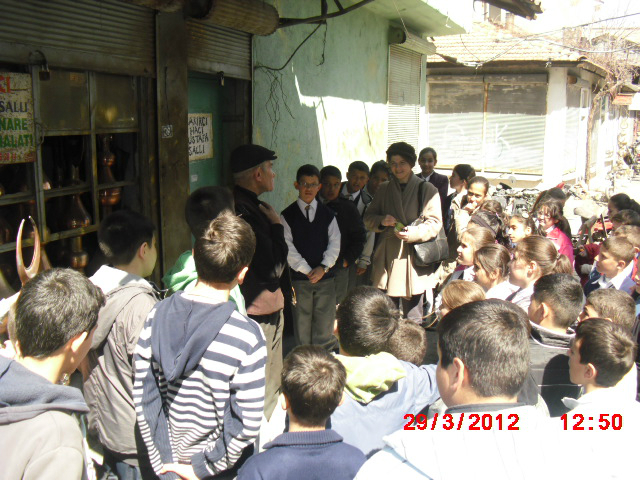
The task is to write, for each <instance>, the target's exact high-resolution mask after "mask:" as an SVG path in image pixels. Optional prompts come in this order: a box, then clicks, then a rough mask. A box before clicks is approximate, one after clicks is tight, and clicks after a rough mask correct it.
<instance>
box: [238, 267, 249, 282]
mask: <svg viewBox="0 0 640 480" xmlns="http://www.w3.org/2000/svg"><path fill="white" fill-rule="evenodd" d="M248 271H249V266H248V265H247V266H246V267H244V268H243V269H242V270H240V272H239V273H238V277H237V278H238V285H242V282H244V277H245V275H246V274H247V272H248Z"/></svg>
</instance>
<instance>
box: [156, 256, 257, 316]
mask: <svg viewBox="0 0 640 480" xmlns="http://www.w3.org/2000/svg"><path fill="white" fill-rule="evenodd" d="M196 280H198V273H197V272H196V262H194V261H193V254H192V253H191V250H187V251H186V252H184V253H183V254H182V255H180V257H178V260H177V261H176V263H175V264H174V265H173V267H171V269H170V270H169V271H168V272H167V274H166V275H165V276H164V277H162V282H163V283H164V286H165V287H166V288H168V289H169V293H172V294H173V293H175V292H177V291H178V290H184V291H185V292H188V291H189V290H191V289H192V288H193V287H194V285H195V284H196ZM229 300H231V301H232V302H233V303H235V304H236V309H237V310H238V312H240V313H241V314H243V315H245V316H246V315H247V308H246V307H245V304H244V297H243V296H242V293H240V287H239V286H238V285H236V286H235V287H233V289H232V290H231V291H230V292H229Z"/></svg>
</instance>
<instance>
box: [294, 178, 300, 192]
mask: <svg viewBox="0 0 640 480" xmlns="http://www.w3.org/2000/svg"><path fill="white" fill-rule="evenodd" d="M293 188H295V189H296V190H300V185H299V184H298V181H297V180H296V181H295V182H293Z"/></svg>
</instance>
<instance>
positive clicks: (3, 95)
mask: <svg viewBox="0 0 640 480" xmlns="http://www.w3.org/2000/svg"><path fill="white" fill-rule="evenodd" d="M34 135H35V132H34V123H33V88H32V84H31V75H29V74H28V73H13V72H0V164H2V163H23V162H34V161H35V159H36V142H35V140H34Z"/></svg>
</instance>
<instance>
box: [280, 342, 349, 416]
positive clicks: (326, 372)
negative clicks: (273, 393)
mask: <svg viewBox="0 0 640 480" xmlns="http://www.w3.org/2000/svg"><path fill="white" fill-rule="evenodd" d="M281 379H282V393H284V395H285V396H286V397H287V400H288V401H289V407H290V408H291V413H293V415H294V416H295V417H296V419H297V420H298V421H299V422H300V423H301V424H303V425H305V426H308V427H319V426H324V425H325V423H326V422H327V419H328V418H329V417H330V416H331V414H332V413H333V412H334V411H335V409H336V407H337V406H338V405H339V404H340V401H341V400H342V395H343V392H344V386H345V383H346V381H347V372H346V371H345V368H344V366H343V365H342V364H341V363H340V362H339V361H338V360H337V359H336V358H335V357H334V356H333V355H331V354H330V353H329V352H327V351H326V350H325V349H324V348H322V347H319V346H317V345H301V346H298V347H296V348H294V349H293V350H292V351H291V353H289V355H287V357H286V358H285V359H284V364H283V366H282V373H281Z"/></svg>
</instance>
